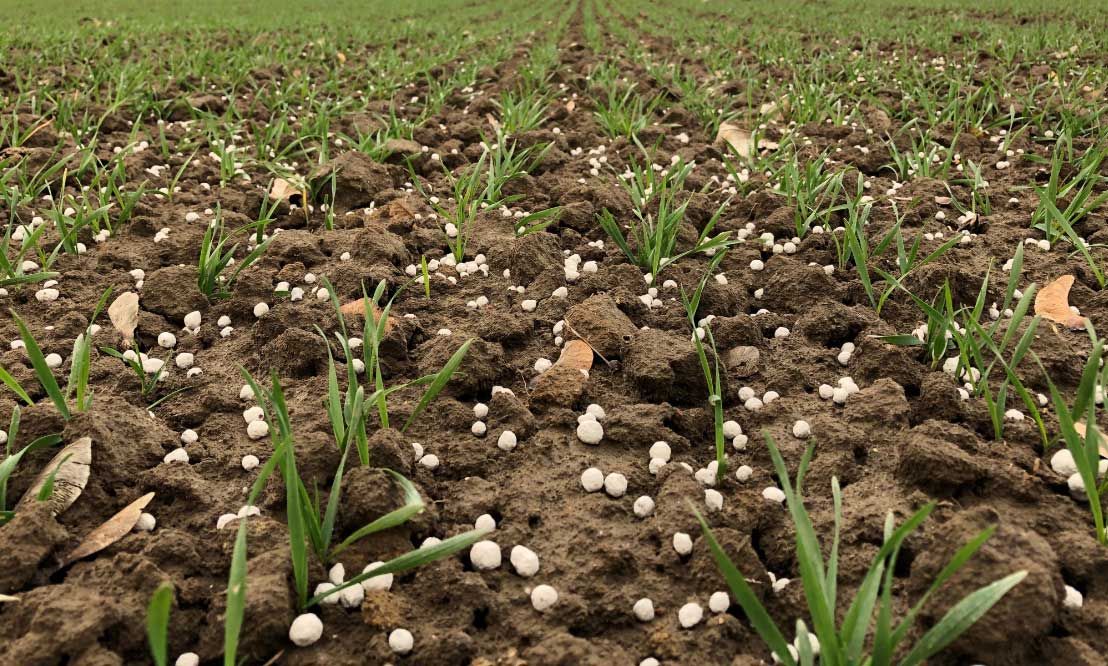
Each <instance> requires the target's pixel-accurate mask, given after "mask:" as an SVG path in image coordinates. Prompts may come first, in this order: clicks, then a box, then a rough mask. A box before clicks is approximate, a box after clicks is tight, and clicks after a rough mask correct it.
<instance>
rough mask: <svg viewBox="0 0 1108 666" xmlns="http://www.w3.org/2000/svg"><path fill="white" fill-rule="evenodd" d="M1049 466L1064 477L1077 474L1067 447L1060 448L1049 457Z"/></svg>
mask: <svg viewBox="0 0 1108 666" xmlns="http://www.w3.org/2000/svg"><path fill="white" fill-rule="evenodd" d="M1050 468H1051V469H1052V470H1054V471H1055V472H1057V473H1058V474H1061V475H1062V476H1065V477H1070V476H1072V475H1074V474H1077V463H1075V462H1074V460H1073V454H1072V453H1070V452H1069V449H1060V450H1058V451H1056V452H1055V453H1054V455H1052V456H1051V457H1050Z"/></svg>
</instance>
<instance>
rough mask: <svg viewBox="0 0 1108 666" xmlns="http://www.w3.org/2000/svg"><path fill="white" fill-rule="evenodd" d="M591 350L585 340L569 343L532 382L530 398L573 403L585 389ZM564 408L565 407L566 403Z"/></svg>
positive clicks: (589, 368)
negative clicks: (555, 359) (549, 366)
mask: <svg viewBox="0 0 1108 666" xmlns="http://www.w3.org/2000/svg"><path fill="white" fill-rule="evenodd" d="M592 357H593V349H592V347H590V346H589V343H587V342H585V341H584V340H570V341H569V342H567V343H566V344H565V346H564V347H562V353H561V355H560V356H558V360H557V361H555V362H554V365H553V366H551V368H550V369H549V370H547V371H546V372H544V373H542V374H541V375H539V376H537V377H535V378H534V379H532V380H531V382H530V384H531V388H532V389H533V390H534V393H533V394H532V397H538V398H540V399H542V400H544V401H546V402H550V403H561V402H562V401H563V400H566V401H569V402H572V401H573V400H576V398H577V397H578V396H580V395H581V393H582V392H583V391H584V390H585V385H586V384H587V383H588V381H589V370H591V369H592ZM565 406H568V404H566V405H565Z"/></svg>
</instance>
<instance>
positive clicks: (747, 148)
mask: <svg viewBox="0 0 1108 666" xmlns="http://www.w3.org/2000/svg"><path fill="white" fill-rule="evenodd" d="M725 142H726V143H728V144H730V145H731V147H732V148H734V149H735V152H736V153H737V154H738V155H739V156H740V157H750V153H751V151H752V150H753V149H754V141H753V139H752V138H751V135H750V132H748V131H747V130H745V129H743V128H741V127H739V126H738V125H736V124H734V123H720V124H719V131H718V132H716V144H718V145H722V144H723V143H725Z"/></svg>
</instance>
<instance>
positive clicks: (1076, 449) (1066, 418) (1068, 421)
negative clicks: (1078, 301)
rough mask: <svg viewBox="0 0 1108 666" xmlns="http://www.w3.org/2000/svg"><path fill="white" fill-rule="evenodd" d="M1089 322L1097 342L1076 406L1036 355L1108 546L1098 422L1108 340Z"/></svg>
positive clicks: (1107, 487) (1107, 488) (1100, 537)
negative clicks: (1067, 402)
mask: <svg viewBox="0 0 1108 666" xmlns="http://www.w3.org/2000/svg"><path fill="white" fill-rule="evenodd" d="M1086 325H1087V326H1088V328H1089V337H1090V338H1091V339H1092V341H1093V349H1092V351H1091V352H1090V353H1089V359H1088V360H1087V361H1086V362H1085V367H1084V369H1083V371H1082V372H1081V381H1080V383H1079V384H1078V386H1077V394H1076V396H1074V402H1073V406H1072V407H1070V406H1069V405H1067V404H1066V401H1065V399H1064V398H1063V397H1062V394H1061V393H1060V392H1059V391H1058V388H1057V387H1056V386H1055V385H1054V382H1053V381H1052V380H1051V379H1050V375H1048V374H1047V372H1046V368H1044V367H1043V364H1042V361H1041V360H1039V357H1038V356H1036V355H1034V354H1032V356H1033V357H1034V359H1035V363H1037V364H1038V366H1039V369H1040V370H1042V373H1043V376H1044V377H1045V378H1046V382H1047V385H1048V386H1049V387H1050V398H1051V402H1052V404H1053V405H1054V410H1055V411H1056V412H1057V413H1058V429H1059V430H1060V431H1061V435H1062V444H1063V445H1064V446H1065V447H1066V449H1067V450H1068V451H1069V452H1070V455H1071V456H1072V457H1073V463H1074V465H1075V466H1076V467H1077V473H1078V474H1080V475H1081V482H1082V485H1084V487H1085V495H1086V498H1087V499H1088V504H1089V511H1090V512H1091V513H1092V516H1093V526H1094V529H1095V530H1096V534H1095V536H1096V540H1097V541H1099V542H1100V544H1101V545H1103V546H1108V532H1106V531H1105V521H1104V506H1103V504H1102V500H1103V498H1104V496H1105V494H1106V493H1108V481H1102V480H1101V474H1100V467H1099V465H1100V457H1101V455H1102V452H1103V451H1104V449H1105V448H1108V447H1106V446H1105V444H1104V441H1105V440H1104V434H1103V433H1102V432H1101V430H1100V428H1099V427H1098V426H1097V424H1096V423H1097V421H1096V391H1097V385H1098V384H1099V385H1101V386H1103V385H1104V382H1105V381H1106V380H1108V370H1102V369H1101V367H1100V364H1101V362H1102V361H1103V360H1104V343H1103V342H1102V341H1100V340H1099V339H1097V336H1096V332H1095V331H1094V330H1093V328H1092V323H1091V322H1089V321H1088V320H1086ZM1102 373H1103V374H1102ZM1082 421H1084V423H1082Z"/></svg>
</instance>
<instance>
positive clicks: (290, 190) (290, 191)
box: [269, 178, 307, 201]
mask: <svg viewBox="0 0 1108 666" xmlns="http://www.w3.org/2000/svg"><path fill="white" fill-rule="evenodd" d="M296 196H298V197H300V200H301V201H304V200H306V199H307V196H306V193H305V191H304V189H303V188H297V187H296V186H295V185H293V184H292V183H290V182H289V181H287V180H285V179H284V178H274V179H273V184H272V185H270V186H269V198H270V199H277V200H281V201H284V200H290V201H291V200H292V198H293V197H296Z"/></svg>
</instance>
